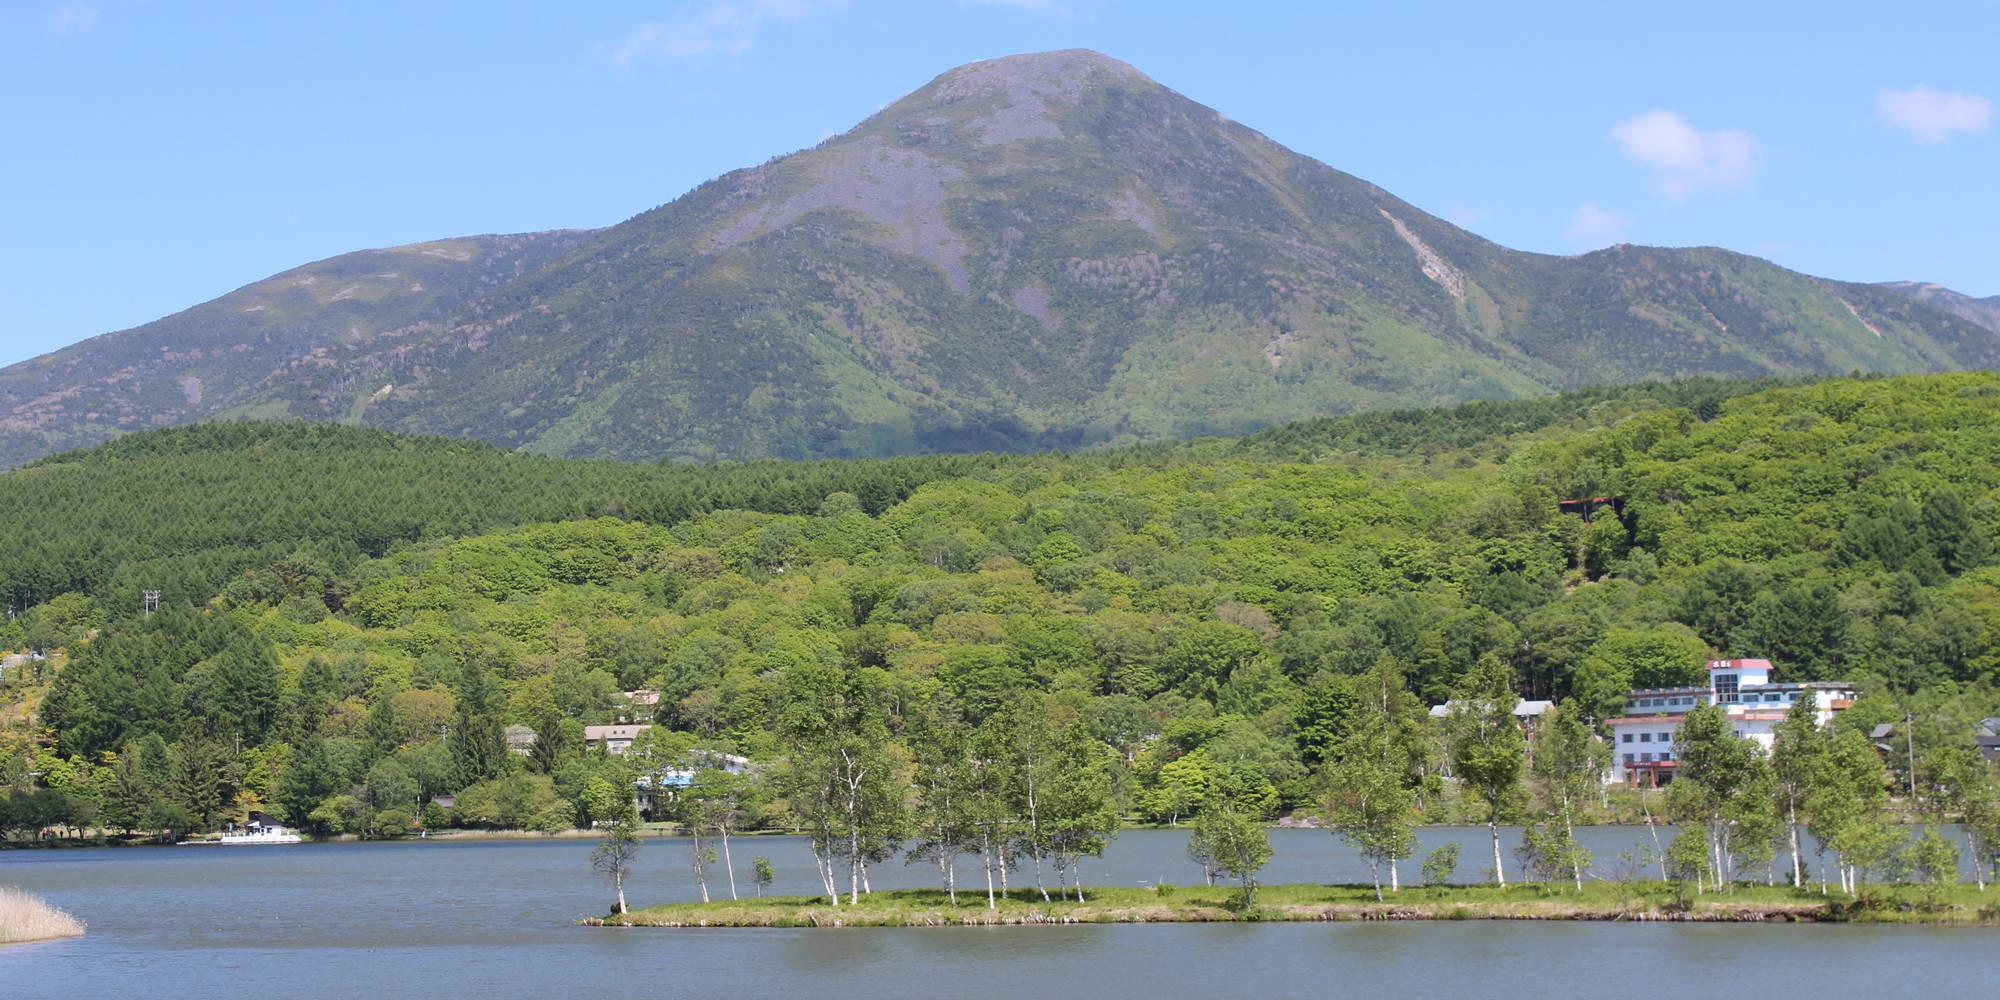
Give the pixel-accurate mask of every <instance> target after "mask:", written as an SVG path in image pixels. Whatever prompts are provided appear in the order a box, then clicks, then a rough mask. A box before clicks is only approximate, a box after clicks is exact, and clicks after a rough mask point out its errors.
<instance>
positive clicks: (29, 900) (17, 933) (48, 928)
mask: <svg viewBox="0 0 2000 1000" xmlns="http://www.w3.org/2000/svg"><path fill="white" fill-rule="evenodd" d="M82 935H83V921H81V920H78V919H77V918H75V917H73V916H71V915H69V914H68V913H65V912H63V911H62V910H59V909H56V908H55V907H53V906H50V905H49V902H48V900H46V899H43V898H42V897H40V896H37V895H35V894H33V893H29V892H22V891H21V890H19V889H16V888H13V887H12V886H4V885H0V944H4V943H11V942H15V941H46V940H48V939H50V938H66V937H81V936H82Z"/></svg>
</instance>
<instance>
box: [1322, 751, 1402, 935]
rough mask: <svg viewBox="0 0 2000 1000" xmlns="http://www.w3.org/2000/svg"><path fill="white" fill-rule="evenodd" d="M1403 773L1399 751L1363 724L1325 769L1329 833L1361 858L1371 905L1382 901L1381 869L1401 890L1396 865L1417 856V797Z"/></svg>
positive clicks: (1392, 884)
mask: <svg viewBox="0 0 2000 1000" xmlns="http://www.w3.org/2000/svg"><path fill="white" fill-rule="evenodd" d="M1405 770H1406V767H1405V764H1404V762H1403V760H1402V759H1401V751H1400V749H1399V748H1397V747H1395V746H1394V745H1393V744H1391V743H1390V742H1389V741H1388V740H1387V739H1386V738H1384V736H1383V733H1382V728H1381V727H1380V726H1379V725H1376V724H1373V722H1372V720H1366V719H1364V720H1362V721H1361V722H1360V724H1358V725H1356V726H1355V728H1354V731H1353V733H1351V734H1350V735H1349V736H1348V737H1347V739H1346V740H1345V741H1344V744H1343V746H1342V747H1341V751H1340V755H1339V758H1338V759H1337V760H1336V761H1334V762H1333V763H1332V764H1330V765H1328V767H1327V772H1326V782H1327V786H1328V788H1329V789H1330V791H1329V792H1328V793H1327V796H1326V802H1325V808H1326V815H1327V819H1328V821H1329V822H1330V824H1331V825H1332V828H1333V832H1334V833H1335V834H1336V835H1337V836H1339V837H1340V839H1342V840H1344V841H1346V842H1347V843H1348V845H1349V846H1350V847H1353V848H1354V849H1355V850H1356V851H1359V852H1360V853H1361V857H1362V858H1363V859H1364V860H1366V861H1367V862H1368V868H1369V871H1370V872H1371V873H1372V874H1373V876H1374V879H1375V901H1376V902H1378V903H1379V902H1381V901H1382V866H1383V865H1384V864H1387V865H1388V866H1389V881H1390V886H1391V888H1397V889H1400V888H1401V884H1400V881H1399V879H1398V878H1397V873H1396V863H1397V862H1398V861H1399V860H1401V859H1403V858H1407V857H1410V856H1411V855H1412V854H1414V853H1416V848H1417V838H1416V834H1415V833H1414V832H1413V829H1412V828H1413V827H1414V826H1415V824H1416V810H1415V804H1416V802H1415V796H1414V795H1412V794H1411V793H1410V791H1409V789H1407V788H1405V787H1404V784H1403V773H1404V771H1405Z"/></svg>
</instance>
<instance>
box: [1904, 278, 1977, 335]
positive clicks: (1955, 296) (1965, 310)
mask: <svg viewBox="0 0 2000 1000" xmlns="http://www.w3.org/2000/svg"><path fill="white" fill-rule="evenodd" d="M1882 287H1884V288H1891V289H1894V290H1896V291H1898V292H1901V293H1903V294H1904V295H1907V296H1909V297H1911V298H1913V299H1921V300H1923V301H1925V302H1928V303H1930V304H1932V305H1934V306H1937V307H1938V308H1940V309H1943V310H1944V311H1946V312H1948V313H1951V314H1952V315H1954V316H1957V317H1959V318H1961V319H1964V320H1967V321H1970V322H1973V323H1977V324H1979V325H1980V326H1983V327H1985V328H1987V329H1988V330H1992V331H1993V332H1994V333H2000V295H1989V296H1987V297H1986V298H1983V299H1975V298H1973V297H1972V296H1970V295H1965V294H1961V293H1959V292H1954V291H1952V290H1951V289H1949V288H1946V287H1944V286H1943V285H1933V284H1931V283H1930V282H1928V281H1885V282H1883V283H1882Z"/></svg>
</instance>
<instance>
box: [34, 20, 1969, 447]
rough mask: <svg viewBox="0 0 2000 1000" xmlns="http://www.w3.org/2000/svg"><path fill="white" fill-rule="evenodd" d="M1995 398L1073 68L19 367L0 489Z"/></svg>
mask: <svg viewBox="0 0 2000 1000" xmlns="http://www.w3.org/2000/svg"><path fill="white" fill-rule="evenodd" d="M1996 361H2000V339H1996V337H1995V335H1994V333H1993V332H1992V331H1991V330H1988V329H1985V328H1983V327H1981V326H1979V325H1976V324H1975V323H1973V322H1969V321H1968V320H1967V319H1965V318H1963V317H1961V316H1960V315H1955V314H1953V313H1952V312H1950V311H1947V310H1946V309H1943V308H1939V307H1938V306H1937V305H1934V304H1933V303H1931V302H1928V301H1925V300H1923V299H1921V298H1916V297H1911V296H1908V295H1904V294H1899V293H1898V292H1897V291H1896V290H1894V289H1891V288H1887V287H1882V286H1874V285H1861V284H1848V283H1842V282H1834V281H1827V280H1823V279H1818V278H1813V277H1810V276H1807V275H1803V274H1798V273H1796V272H1792V271H1787V270H1785V269H1783V268H1780V267H1777V266H1775V265H1772V264H1770V263H1769V262H1766V261H1763V260H1759V259H1756V258H1752V257H1747V256H1744V255H1741V254H1735V253H1731V252H1728V251H1725V250H1719V249H1713V248H1699V249H1684V250H1671V249H1657V248H1645V247H1635V246H1619V247H1614V248H1611V249H1608V250H1603V251H1599V252H1596V253H1591V254H1585V255H1582V256H1579V257H1551V256H1546V255H1540V254H1530V253H1522V252H1519V251H1514V250H1509V249H1507V248H1505V247H1501V246H1498V245H1496V244H1493V243H1491V242H1488V241H1486V240H1483V239H1481V238H1479V237H1477V236H1474V235H1473V234H1471V233H1468V232H1465V231H1464V230H1461V229H1459V228H1457V227H1455V226H1453V225H1451V224H1449V223H1447V222H1444V221H1443V220H1440V219H1438V218H1435V217H1433V216H1431V215H1429V214H1427V213H1425V212H1423V211H1421V210H1419V209H1417V208H1415V207H1414V206H1411V205H1409V204H1407V203H1405V202H1403V201H1401V200H1400V199H1398V198H1396V197H1395V196H1393V195H1391V194H1389V193H1388V192H1386V191H1384V190H1382V189H1381V188H1379V187H1376V186H1375V185H1373V184H1370V183H1368V182H1366V181H1363V180H1361V179H1359V178H1356V177H1352V176H1350V175H1347V174H1344V173H1341V172H1340V171H1338V170H1335V169H1333V168H1331V167H1328V166H1327V165H1325V164H1322V163H1319V162H1317V161H1315V160H1313V159H1311V158H1309V157H1305V156H1301V155H1299V154H1297V153H1294V152H1292V151H1290V150H1287V149H1285V148H1284V147H1282V146H1280V145H1278V144H1277V143H1275V142H1273V141H1271V140H1270V139H1268V138H1266V137H1265V136H1263V135H1261V134H1259V133H1258V132H1256V131H1254V130H1253V129H1251V128H1249V127H1247V126H1244V125H1242V124H1239V123H1236V122H1232V121H1230V120H1229V119H1228V118H1226V117H1224V116H1223V115H1221V114H1219V113H1217V112H1216V111H1213V110H1211V109H1209V108H1206V107H1203V106H1201V105H1199V104H1196V103H1194V102H1192V101H1190V100H1188V99H1186V98H1184V97H1182V96H1181V95H1179V94H1177V93H1175V92H1173V91H1172V90H1169V89H1167V88H1166V87H1163V86H1161V85H1160V84H1158V83H1156V82H1154V81H1152V80H1150V79H1148V78H1147V77H1145V76H1144V75H1143V74H1141V73H1139V72H1138V71H1137V70H1135V69H1133V68H1132V67H1130V66H1127V65H1125V64H1124V63H1121V62H1118V61H1117V60H1115V59H1111V58H1108V57H1106V56H1102V55H1099V54H1096V53H1092V52H1086V51H1066V52H1053V53H1043V54H1037V55H1025V56H1014V57H1009V58H1005V59H998V60H993V61H990V62H983V63H974V64H972V65H969V66H964V67H960V68H959V69H955V70H952V71H951V72H948V73H945V74H944V75H942V76H940V77H938V78H937V79H935V80H933V81H931V82H930V83H929V84H927V85H925V86H924V87H922V88H920V89H919V90H917V91H915V92H914V93H912V94H910V95H908V96H907V97H904V98H903V99H902V100H900V101H897V102H895V103H894V104H892V105H890V106H889V107H887V108H885V109H884V110H883V111H881V112H880V113H878V114H876V115H875V116H873V117H871V118H869V119H868V120H867V121H865V122H862V123H861V124H860V125H858V126H856V127H855V128H854V129H852V130H850V131H849V132H847V133H845V134H843V135H840V136H837V137H835V138H833V139H830V140H828V141H826V142H824V143H822V144H821V145H819V146H817V147H815V148H813V149H810V150H806V151H802V152H800V153H797V154H793V155H791V156H786V157H780V158H776V159H773V160H772V161H770V162H768V163H765V164H763V165H762V166H759V167H754V168H750V169H745V170H739V171H735V172H733V173H730V174H727V175H724V176H722V177H719V178H717V179H715V180H713V181H710V182H708V183H706V184H703V185H702V186H700V187H699V188H696V189H695V190H694V191H691V192H689V193H688V194H686V195H684V196H682V197H681V198H679V199H677V200H675V201H674V202H672V203H670V204H667V205H664V206H661V207H660V208H657V209H654V210H652V211H649V212H645V213H643V214H641V215H638V216H636V217H634V218H632V219H630V220H628V221H626V222H624V223H622V224H620V225H617V226H613V227H610V228H608V229H604V230H598V231H595V232H563V233H544V234H531V235H526V236H511V237H476V238H471V239H467V240H460V241H450V242H447V243H439V244H424V245H421V246H418V247H405V248H398V249H396V250H388V251H367V252H364V253H361V254H351V255H348V256H345V257H339V258H334V259H333V260H329V261H323V262H321V263H319V264H314V265H308V266H307V267H305V268H300V269H297V270H295V271H290V272H286V273H285V274H283V275H279V276H277V277H275V278H272V279H268V280H267V281H264V282H260V283H258V284H256V285H252V286H249V287H247V288H245V289H242V290H239V291H237V292H235V293H232V294H231V295H229V296H225V297H224V298H222V299H218V300H216V301H215V302H211V303H207V304H205V305H203V306H198V307H196V308H195V309H192V310H189V311H188V312H185V313H181V314H178V315H176V316H172V317H169V318H167V319H164V320H161V321H159V322H157V323H153V324H148V325H147V326H143V327H139V328H137V329H134V330H129V331H125V332H123V333H119V334H112V335H109V336H106V337H100V338H96V339H93V340H90V341H86V342H84V343H82V344H78V345H76V346H74V347H71V348H67V349H65V350H64V351H60V352H57V353H56V354H53V355H49V356H46V357H43V358H37V359H34V360H32V361H28V362H24V363H22V364H19V365H15V366H12V367H10V368H8V369H5V370H4V371H0V464H14V463H17V462H19V461H22V460H25V459H28V458H32V457H34V456H35V455H38V454H42V453H45V452H48V451H51V450H55V449H57V448H60V447H69V446H73V445H77V444H82V443H86V442H88V441H91V440H96V439H101V438H103V437H105V436H109V435H112V434H115V433H117V432H119V431H122V430H128V429H137V428H141V427H151V426H158V425H161V424H169V423H176V422H185V421H188V420H196V419H207V418H212V417H227V416H265V417H301V418H306V419H311V420H348V421H355V422H361V423H366V424H371V425H376V426H381V427H387V428H392V429H396V430H405V431H417V432H425V433H434V434H450V435H463V436H470V437H477V438H480V439H483V440H487V441H491V442H494V443H496V444H500V445H503V446H508V447H518V448H524V449H527V450H530V451H536V452H545V453H554V454H565V455H597V456H605V457H615V458H624V459H651V458H655V457H662V456H664V457H668V458H672V459H675V460H693V461H710V460H720V459H744V458H755V457H793V458H806V457H819V456H844V455H889V454H907V453H915V452H924V451H940V450H978V449H1007V450H1019V449H1036V448H1048V447H1060V448H1073V447H1085V446H1091V445H1098V444H1105V443H1122V442H1131V441H1140V440H1148V439H1158V438H1170V437H1186V436H1193V435H1200V434H1211V433H1229V432H1237V431H1242V430H1247V429H1251V428H1254V427H1258V426H1263V425H1267V424H1273V423H1279V422H1283V421H1287V420H1293V419H1298V418H1303V417H1313V416H1325V415H1336V414H1341V413H1349V412H1355V411H1359V410H1367V409H1379V408H1385V407H1402V406H1424V405H1439V404H1451V403H1455V402H1459V401H1462V400H1467V399H1475V398H1513V397H1521V396H1527V395H1533V394H1539V393H1545V392H1549V391H1552V390H1556V389H1561V388H1565V387H1574V386H1580V385H1588V384H1596V383H1609V382H1629V381H1634V380H1640V379H1646V378H1671V377H1676V376H1686V375H1716V376H1724V377H1736V376H1750V375H1763V374H1773V373H1776V374H1796V373H1809V372H1847V371H1850V370H1855V369H1861V370H1875V371H1885V372H1916V371H1939V370H1952V369H1961V368H1969V367H1978V368H1983V367H1989V366H1992V365H1994V364H1995V363H1996Z"/></svg>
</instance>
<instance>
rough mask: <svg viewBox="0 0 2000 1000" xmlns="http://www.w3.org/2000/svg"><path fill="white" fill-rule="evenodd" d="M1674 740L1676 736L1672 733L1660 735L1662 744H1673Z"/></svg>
mask: <svg viewBox="0 0 2000 1000" xmlns="http://www.w3.org/2000/svg"><path fill="white" fill-rule="evenodd" d="M1673 739H1674V734H1672V733H1661V734H1660V742H1662V743H1671V742H1673Z"/></svg>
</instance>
